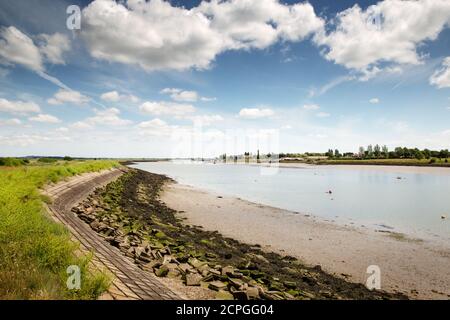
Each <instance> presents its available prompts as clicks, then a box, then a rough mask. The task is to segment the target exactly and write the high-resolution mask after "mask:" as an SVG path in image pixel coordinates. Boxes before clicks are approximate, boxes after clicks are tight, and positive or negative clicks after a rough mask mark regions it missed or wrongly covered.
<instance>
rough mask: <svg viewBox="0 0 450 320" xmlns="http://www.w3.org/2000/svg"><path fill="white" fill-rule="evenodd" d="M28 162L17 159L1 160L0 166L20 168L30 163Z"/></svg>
mask: <svg viewBox="0 0 450 320" xmlns="http://www.w3.org/2000/svg"><path fill="white" fill-rule="evenodd" d="M27 161H28V160H27ZM27 161H25V160H22V159H17V158H0V166H5V167H18V166H21V165H24V164H26V163H28V162H27Z"/></svg>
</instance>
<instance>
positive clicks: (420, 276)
mask: <svg viewBox="0 0 450 320" xmlns="http://www.w3.org/2000/svg"><path fill="white" fill-rule="evenodd" d="M406 169H407V168H406ZM427 169H428V168H420V170H427ZM432 169H435V168H432ZM389 170H392V168H390V169H389ZM444 170H446V169H444ZM160 198H161V200H162V201H163V202H164V203H165V204H166V205H167V206H168V207H170V208H172V209H175V210H177V211H179V212H180V213H179V214H180V215H182V216H183V217H184V218H186V219H187V220H186V221H185V223H187V224H191V225H198V226H202V227H203V228H205V229H206V230H209V231H218V232H220V233H221V234H223V235H224V236H226V237H231V238H234V239H236V240H238V241H242V242H244V243H249V244H259V245H261V246H262V248H263V249H264V250H267V251H273V252H278V253H281V254H284V255H291V256H294V257H296V258H298V259H300V260H301V261H302V262H304V263H305V264H307V265H320V266H321V267H322V268H323V269H324V270H325V271H327V272H330V273H332V274H335V275H337V276H339V277H343V278H345V279H347V280H350V281H353V282H360V283H365V282H366V280H367V277H368V276H369V274H368V273H366V271H367V268H368V266H370V265H377V266H379V268H380V270H381V288H382V289H383V290H387V291H391V292H402V293H405V294H407V295H408V296H409V297H410V298H417V299H432V298H433V299H448V298H450V268H449V266H450V248H449V246H448V245H446V244H443V243H437V242H432V241H430V240H421V239H414V238H408V237H407V236H403V235H401V234H396V233H387V232H377V230H371V229H368V228H364V227H351V226H342V225H338V224H336V223H332V222H327V221H324V220H321V219H319V218H318V217H314V216H310V215H303V214H300V213H296V212H291V211H287V210H282V209H278V208H273V207H270V206H265V205H260V204H256V203H252V202H248V201H245V200H242V199H239V198H235V197H228V196H222V195H219V194H214V193H210V192H207V191H204V190H198V189H195V188H193V187H190V186H185V185H180V184H177V183H169V184H167V185H166V186H165V188H164V192H163V193H162V194H161V196H160Z"/></svg>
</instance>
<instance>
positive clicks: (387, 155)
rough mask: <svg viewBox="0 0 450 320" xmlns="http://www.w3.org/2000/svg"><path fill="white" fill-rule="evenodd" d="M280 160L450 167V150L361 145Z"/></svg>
mask: <svg viewBox="0 0 450 320" xmlns="http://www.w3.org/2000/svg"><path fill="white" fill-rule="evenodd" d="M279 158H280V162H287V163H291V162H305V163H314V164H365V165H388V166H389V165H394V166H436V167H450V161H449V160H450V151H449V150H447V149H445V150H439V151H437V150H429V149H423V150H419V149H418V148H405V147H397V148H395V149H394V150H393V151H389V149H388V147H387V146H380V145H378V144H376V145H375V146H372V145H368V146H367V148H364V147H359V151H358V152H357V153H353V152H344V153H341V152H339V150H338V149H334V150H333V149H329V150H328V151H327V152H325V153H304V154H300V153H280V155H279Z"/></svg>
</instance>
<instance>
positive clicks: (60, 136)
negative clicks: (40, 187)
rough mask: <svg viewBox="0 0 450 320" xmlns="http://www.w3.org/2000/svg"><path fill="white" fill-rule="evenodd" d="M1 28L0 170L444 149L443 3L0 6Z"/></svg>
mask: <svg viewBox="0 0 450 320" xmlns="http://www.w3.org/2000/svg"><path fill="white" fill-rule="evenodd" d="M71 4H76V5H78V6H79V7H80V9H81V10H82V14H81V29H80V30H76V31H73V30H68V29H67V27H66V19H67V17H68V15H67V14H66V8H67V7H68V6H69V5H71ZM181 4H183V5H184V8H181V7H180V6H181ZM105 12H109V14H105ZM0 26H1V29H0V156H6V155H14V156H23V155H31V154H39V155H72V156H93V157H96V156H97V157H100V156H106V157H155V156H161V157H166V156H183V157H190V156H205V157H208V156H214V155H218V154H220V153H222V152H227V153H228V154H232V153H242V152H244V151H247V150H250V151H255V150H256V149H257V148H260V149H261V150H263V151H264V152H266V151H267V152H268V151H271V152H305V151H314V152H324V151H326V150H327V149H328V148H338V149H340V150H341V151H355V152H356V151H357V149H358V147H359V146H360V145H368V144H376V143H378V144H386V145H387V146H388V147H390V148H394V147H395V146H399V145H401V146H410V147H415V146H418V147H420V148H425V147H428V148H435V149H441V148H450V125H449V123H450V121H449V120H450V58H448V57H450V50H449V48H450V28H449V26H450V3H449V2H448V1H445V0H442V1H441V0H420V1H396V0H391V1H380V2H377V1H357V2H355V1H324V0H321V1H310V2H309V3H308V2H298V1H285V2H279V1H277V0H260V1H256V0H233V1H223V2H217V1H212V2H209V1H205V2H201V1H189V2H187V1H171V2H170V3H169V2H164V1H158V0H152V1H150V2H142V1H138V0H130V1H128V2H122V3H117V2H115V1H113V0H96V1H93V2H92V3H91V2H88V1H70V3H69V2H65V1H58V2H55V1H50V0H40V1H35V2H32V3H31V2H29V1H24V0H23V1H13V0H4V1H2V2H1V3H0Z"/></svg>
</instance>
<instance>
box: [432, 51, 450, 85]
mask: <svg viewBox="0 0 450 320" xmlns="http://www.w3.org/2000/svg"><path fill="white" fill-rule="evenodd" d="M430 83H431V84H432V85H434V86H436V87H438V88H440V89H441V88H450V57H447V58H445V59H444V61H443V62H442V68H441V69H439V70H437V71H436V72H435V73H433V75H432V76H431V77H430Z"/></svg>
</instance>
